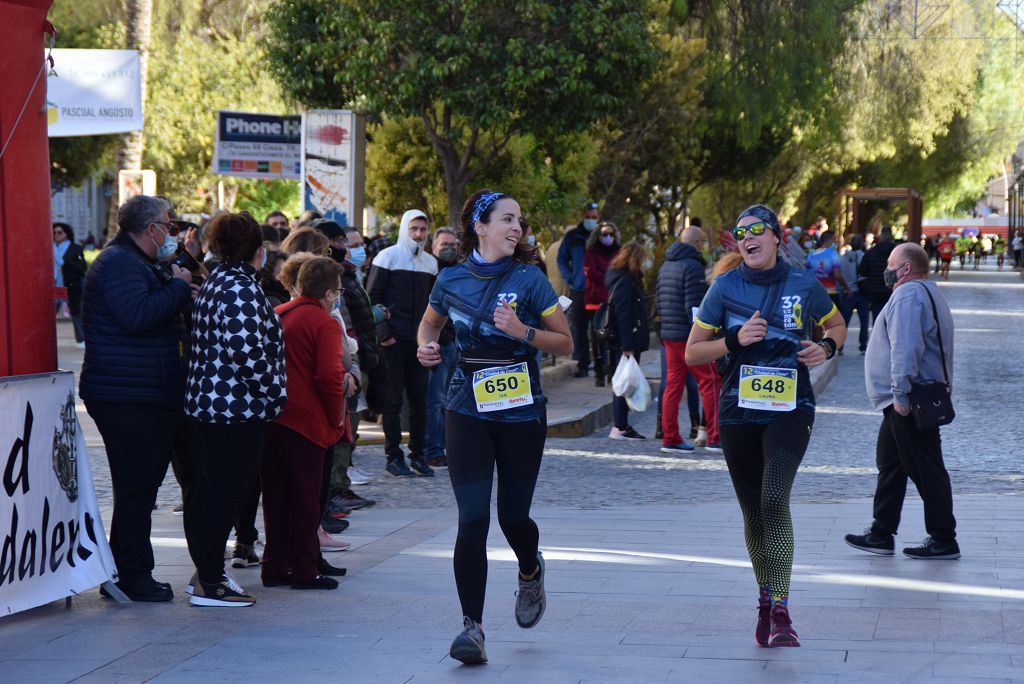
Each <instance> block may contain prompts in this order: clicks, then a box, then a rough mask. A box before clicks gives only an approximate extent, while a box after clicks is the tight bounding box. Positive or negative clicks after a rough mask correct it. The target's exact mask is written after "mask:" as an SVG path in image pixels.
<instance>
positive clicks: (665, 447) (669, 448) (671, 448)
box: [661, 442, 693, 454]
mask: <svg viewBox="0 0 1024 684" xmlns="http://www.w3.org/2000/svg"><path fill="white" fill-rule="evenodd" d="M661 451H662V453H666V454H677V453H679V452H681V451H693V447H692V446H690V445H689V444H687V443H686V442H680V443H679V444H662V445H661Z"/></svg>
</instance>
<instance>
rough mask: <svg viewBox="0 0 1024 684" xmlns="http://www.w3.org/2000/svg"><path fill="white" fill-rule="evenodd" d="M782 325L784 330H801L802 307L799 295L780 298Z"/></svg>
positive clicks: (802, 323) (802, 325)
mask: <svg viewBox="0 0 1024 684" xmlns="http://www.w3.org/2000/svg"><path fill="white" fill-rule="evenodd" d="M782 327H783V328H785V329H786V330H803V327H804V307H803V305H802V304H800V295H793V296H791V297H783V298H782Z"/></svg>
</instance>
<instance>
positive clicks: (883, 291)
mask: <svg viewBox="0 0 1024 684" xmlns="http://www.w3.org/2000/svg"><path fill="white" fill-rule="evenodd" d="M894 249H896V243H895V242H894V241H893V239H892V227H891V226H882V230H881V231H880V232H879V234H878V243H876V244H875V246H874V247H872V248H871V249H869V250H868V251H867V252H865V253H864V258H863V259H861V260H860V267H859V268H858V269H857V272H858V274H859V275H860V276H861V277H863V278H864V279H863V280H862V281H861V282H860V283H859V287H860V288H861V291H862V292H863V293H864V296H866V297H867V298H868V303H869V304H870V305H871V321H872V323H873V322H874V321H875V320H876V319H877V318H878V315H879V314H880V313H881V312H882V307H883V306H885V303H886V302H888V301H889V297H890V296H891V295H892V290H890V289H889V287H888V286H887V285H886V284H885V279H884V278H883V277H882V274H883V273H884V272H885V269H886V268H887V266H886V264H887V263H888V261H889V255H890V254H892V250H894Z"/></svg>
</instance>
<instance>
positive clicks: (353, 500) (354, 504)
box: [331, 489, 377, 511]
mask: <svg viewBox="0 0 1024 684" xmlns="http://www.w3.org/2000/svg"><path fill="white" fill-rule="evenodd" d="M331 501H332V502H334V501H338V502H339V503H341V504H342V505H343V506H345V507H346V508H348V509H349V510H352V511H357V510H359V509H360V508H370V507H371V506H374V505H376V504H377V502H376V501H374V500H373V499H366V498H363V497H361V496H359V495H358V494H356V493H355V492H353V491H352V490H351V489H343V490H341V492H339V493H338V496H336V497H334V498H333V499H331Z"/></svg>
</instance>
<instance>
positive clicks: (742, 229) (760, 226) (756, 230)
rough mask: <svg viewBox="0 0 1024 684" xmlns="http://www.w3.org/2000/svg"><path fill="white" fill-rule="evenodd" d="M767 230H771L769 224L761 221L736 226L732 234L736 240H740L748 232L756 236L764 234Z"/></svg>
mask: <svg viewBox="0 0 1024 684" xmlns="http://www.w3.org/2000/svg"><path fill="white" fill-rule="evenodd" d="M766 230H769V226H768V224H767V223H764V222H763V221H761V222H759V223H751V224H750V225H748V226H736V227H735V228H733V229H732V236H733V237H734V238H736V242H739V241H740V240H742V239H743V238H745V237H747V233H750V234H751V235H755V236H757V235H764V232H765V231H766Z"/></svg>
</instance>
